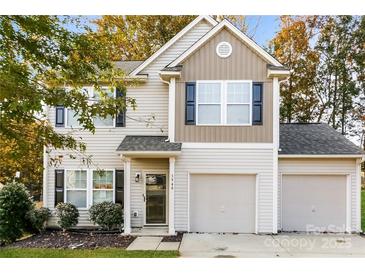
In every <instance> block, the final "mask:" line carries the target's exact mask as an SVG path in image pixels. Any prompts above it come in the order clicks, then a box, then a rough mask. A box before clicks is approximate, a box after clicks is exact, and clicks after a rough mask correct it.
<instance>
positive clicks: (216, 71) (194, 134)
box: [175, 29, 273, 143]
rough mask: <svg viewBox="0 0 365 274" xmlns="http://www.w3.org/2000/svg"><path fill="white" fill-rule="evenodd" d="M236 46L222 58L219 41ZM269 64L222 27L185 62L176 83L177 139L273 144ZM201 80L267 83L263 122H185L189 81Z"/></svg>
mask: <svg viewBox="0 0 365 274" xmlns="http://www.w3.org/2000/svg"><path fill="white" fill-rule="evenodd" d="M222 41H227V42H229V43H230V44H231V45H232V54H231V56H229V57H228V58H220V57H219V56H218V55H217V54H216V46H217V44H218V43H219V42H222ZM266 65H267V63H266V62H265V61H264V60H263V59H262V58H261V57H259V56H258V55H257V54H256V53H255V52H253V51H252V50H251V49H250V48H249V47H248V46H247V45H245V44H244V43H243V42H241V40H239V39H238V38H237V37H236V36H234V34H232V33H231V32H230V31H228V30H226V29H222V30H221V31H220V32H219V33H217V34H216V35H215V36H214V37H212V38H211V39H210V40H208V42H206V44H204V45H203V46H202V47H201V48H199V49H198V50H197V51H196V52H194V53H193V54H192V55H191V56H190V57H189V58H188V59H187V60H186V61H184V62H183V70H182V77H181V79H179V80H177V82H176V116H175V124H176V126H175V139H176V141H178V142H256V143H257V142H262V143H272V140H273V128H272V113H273V108H272V90H273V88H272V80H271V79H269V78H267V67H266ZM197 80H252V81H254V82H263V83H264V92H263V93H264V102H263V104H264V105H263V125H255V126H196V125H185V83H186V82H190V81H197Z"/></svg>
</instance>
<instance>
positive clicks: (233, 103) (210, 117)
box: [197, 80, 252, 125]
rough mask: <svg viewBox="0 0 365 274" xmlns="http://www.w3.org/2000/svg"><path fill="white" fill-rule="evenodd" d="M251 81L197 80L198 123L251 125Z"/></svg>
mask: <svg viewBox="0 0 365 274" xmlns="http://www.w3.org/2000/svg"><path fill="white" fill-rule="evenodd" d="M251 93H252V81H241V80H239V81H233V80H232V81H197V124H198V125H251V108H252V104H251V101H252V99H251Z"/></svg>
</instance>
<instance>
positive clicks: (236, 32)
mask: <svg viewBox="0 0 365 274" xmlns="http://www.w3.org/2000/svg"><path fill="white" fill-rule="evenodd" d="M223 28H227V29H228V30H230V31H231V32H232V33H233V34H234V35H236V36H237V37H238V38H239V39H240V40H241V41H242V42H243V43H245V44H246V45H247V46H248V47H250V48H251V49H252V50H253V51H254V52H255V53H257V54H258V55H259V56H260V57H262V58H263V59H264V60H265V61H266V62H268V63H269V64H271V65H273V66H280V67H281V66H282V64H281V63H280V62H279V61H278V60H276V59H275V58H274V57H273V56H271V55H270V54H269V53H268V52H266V51H265V50H264V49H263V48H262V47H260V46H259V45H258V44H256V43H255V42H254V41H253V40H252V39H250V38H249V37H248V36H247V35H245V34H244V33H243V32H241V31H240V30H239V29H237V28H236V27H235V26H234V25H233V24H232V23H230V22H229V21H228V20H226V19H224V20H223V21H221V22H220V23H219V24H217V25H216V26H215V27H213V28H212V29H211V30H210V31H209V32H208V33H207V34H206V35H204V36H203V37H202V38H201V39H199V40H198V41H197V42H196V43H195V44H194V45H192V46H191V47H190V48H189V49H188V50H186V51H185V52H184V53H183V54H181V55H180V56H179V57H178V58H176V59H175V60H174V61H173V62H171V63H170V64H169V65H168V67H175V66H177V65H179V64H181V63H182V62H183V61H185V60H186V59H187V58H188V57H189V56H190V55H192V54H193V53H194V52H195V51H196V50H198V49H199V48H200V47H202V46H203V45H204V44H205V43H206V42H207V41H208V40H210V39H211V38H212V37H213V36H214V35H215V34H217V33H218V32H219V31H221V30H222V29H223Z"/></svg>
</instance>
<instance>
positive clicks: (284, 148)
mask: <svg viewBox="0 0 365 274" xmlns="http://www.w3.org/2000/svg"><path fill="white" fill-rule="evenodd" d="M117 66H119V67H120V68H122V69H124V70H125V71H126V72H127V73H128V74H129V77H131V78H138V79H139V80H140V82H141V84H140V85H138V86H133V87H128V91H127V92H128V93H127V94H128V96H129V97H132V98H134V99H135V100H136V103H137V109H136V110H132V109H127V111H126V113H124V115H121V116H118V117H116V118H113V117H111V118H110V119H104V120H100V119H96V120H95V124H96V132H95V134H91V133H89V132H85V131H78V132H77V131H76V132H75V133H74V134H75V135H76V136H79V137H82V140H83V141H84V142H85V143H86V144H87V153H88V154H91V155H93V162H94V163H96V164H97V167H98V168H101V169H103V170H105V172H103V173H98V172H97V170H96V167H93V166H86V165H82V164H81V163H80V162H79V161H78V160H77V159H69V158H67V157H64V159H63V161H62V163H61V165H60V166H59V167H57V168H53V167H48V166H47V165H46V166H45V176H44V205H45V206H47V207H49V208H51V209H54V207H55V205H56V204H57V203H59V202H71V203H73V204H75V205H76V206H77V207H78V208H79V211H80V221H79V225H80V226H89V225H91V223H90V221H89V220H88V213H87V210H88V208H89V207H90V206H91V205H93V204H95V203H98V202H101V201H114V202H118V203H122V204H123V206H124V232H125V233H126V234H129V233H133V232H134V231H136V230H138V229H141V228H148V227H158V228H161V229H165V230H166V233H169V234H174V233H175V232H177V231H188V232H236V233H277V232H278V231H310V230H316V231H335V232H359V231H360V199H361V198H360V163H361V161H362V160H363V154H362V152H361V151H360V150H359V149H358V148H357V147H356V146H355V145H354V144H352V143H351V142H350V141H348V140H347V139H346V138H345V137H343V136H342V135H340V134H339V133H337V132H336V131H335V130H333V129H331V128H330V127H329V126H328V125H326V124H280V123H279V105H280V104H279V97H280V92H279V91H280V88H279V85H280V81H281V80H283V79H285V78H286V77H287V76H288V73H289V72H288V70H287V69H286V68H285V67H284V66H283V65H282V64H281V63H280V62H278V61H277V60H276V59H275V58H274V57H272V56H271V55H270V54H268V53H267V52H266V51H265V50H264V49H262V48H261V47H260V46H258V45H257V44H256V43H255V42H254V41H252V40H251V39H250V38H248V37H247V36H246V35H245V34H244V33H242V32H241V31H240V30H238V29H237V28H236V27H235V26H233V25H232V24H231V23H230V22H228V21H227V20H223V21H221V22H216V21H215V20H214V19H213V18H211V17H209V16H198V17H197V18H196V19H195V20H193V21H192V22H191V23H190V24H189V25H187V26H186V27H185V28H184V29H183V30H181V31H180V32H179V33H178V34H177V35H176V36H175V37H173V38H172V39H171V40H170V41H169V42H167V43H166V44H165V45H164V46H163V47H162V48H161V49H159V50H158V51H157V52H156V53H154V54H153V55H152V56H151V57H149V58H148V59H147V60H144V61H129V62H117ZM85 88H86V89H89V93H90V94H92V93H93V90H92V88H91V87H85ZM151 116H152V117H154V119H151V120H152V122H151V123H150V124H149V125H146V120H148V119H149V117H151ZM49 120H50V122H51V123H52V124H54V125H55V126H56V128H57V130H58V131H59V132H68V131H69V130H70V128H77V119H76V117H74V113H72V111H69V110H67V109H63V108H62V107H59V108H58V109H51V110H50V111H49ZM58 153H62V152H58ZM55 222H56V218H55V217H53V218H52V219H51V220H50V222H49V225H50V226H51V225H54V224H55ZM145 231H148V229H147V230H145Z"/></svg>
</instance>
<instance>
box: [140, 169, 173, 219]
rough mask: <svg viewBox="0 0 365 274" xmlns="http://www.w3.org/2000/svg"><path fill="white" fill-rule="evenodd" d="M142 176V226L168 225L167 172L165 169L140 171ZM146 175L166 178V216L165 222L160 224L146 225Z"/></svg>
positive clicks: (168, 183)
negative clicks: (157, 175) (161, 175)
mask: <svg viewBox="0 0 365 274" xmlns="http://www.w3.org/2000/svg"><path fill="white" fill-rule="evenodd" d="M142 174H143V195H144V197H145V198H144V201H143V226H161V225H163V226H165V225H167V224H168V223H169V214H168V212H169V191H168V190H169V185H170V182H169V181H170V180H169V176H168V175H169V172H168V170H166V169H149V170H142ZM147 174H163V175H165V176H166V208H165V211H166V212H165V214H166V222H165V223H161V224H147V222H146V219H147V218H146V205H147V195H146V175H147Z"/></svg>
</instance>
